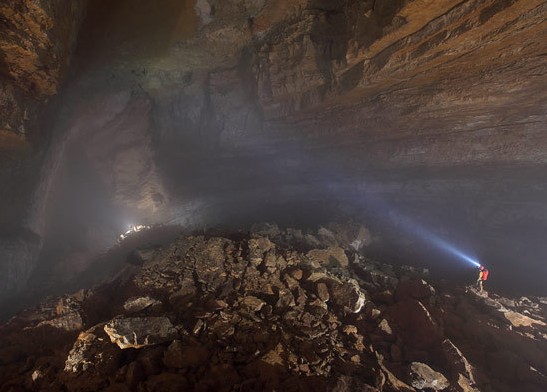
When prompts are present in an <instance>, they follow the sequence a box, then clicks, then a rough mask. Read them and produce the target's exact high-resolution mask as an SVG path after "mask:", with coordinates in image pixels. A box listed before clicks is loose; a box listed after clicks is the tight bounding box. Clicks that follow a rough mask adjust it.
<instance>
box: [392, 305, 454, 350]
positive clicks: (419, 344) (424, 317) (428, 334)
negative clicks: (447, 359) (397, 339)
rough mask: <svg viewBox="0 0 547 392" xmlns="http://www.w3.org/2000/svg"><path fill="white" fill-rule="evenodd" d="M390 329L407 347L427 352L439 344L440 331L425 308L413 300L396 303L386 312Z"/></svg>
mask: <svg viewBox="0 0 547 392" xmlns="http://www.w3.org/2000/svg"><path fill="white" fill-rule="evenodd" d="M386 318H387V319H388V320H389V321H390V324H391V327H392V328H393V329H394V331H395V332H397V333H399V334H400V335H401V336H402V337H403V339H405V341H406V342H407V343H408V345H409V347H412V348H416V349H420V350H429V349H430V348H431V347H432V346H433V345H434V344H435V343H440V340H441V338H442V336H443V334H442V329H441V328H440V326H439V325H438V324H437V322H436V321H435V320H434V319H433V317H432V316H431V314H430V312H429V311H428V310H427V308H426V307H425V306H424V305H423V304H422V303H421V302H420V301H417V300H414V299H409V300H405V301H400V302H397V303H396V304H394V305H392V306H390V307H389V308H388V309H387V310H386Z"/></svg>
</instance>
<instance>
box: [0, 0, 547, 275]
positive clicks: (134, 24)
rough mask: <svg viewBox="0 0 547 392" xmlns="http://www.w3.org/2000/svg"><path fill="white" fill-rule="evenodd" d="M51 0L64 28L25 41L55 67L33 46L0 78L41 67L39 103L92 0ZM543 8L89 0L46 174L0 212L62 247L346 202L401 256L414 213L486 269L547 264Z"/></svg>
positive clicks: (479, 1) (325, 214) (536, 0)
mask: <svg viewBox="0 0 547 392" xmlns="http://www.w3.org/2000/svg"><path fill="white" fill-rule="evenodd" d="M65 3H66V4H65ZM25 4H26V3H25ZM33 4H34V3H33ZM38 4H41V3H38ZM48 4H51V6H49V5H48V7H53V8H51V9H55V7H58V8H59V7H60V8H59V10H58V12H56V13H55V14H54V16H55V17H54V18H53V17H52V18H50V19H48V20H49V22H47V23H46V22H43V23H44V26H52V27H51V31H52V32H55V33H54V34H53V33H51V34H50V35H48V39H49V41H47V42H46V43H43V44H40V45H42V46H40V45H39V44H37V43H36V44H35V43H33V45H34V46H28V45H26V47H31V48H32V47H44V48H46V49H44V50H42V49H40V50H41V51H40V50H38V49H36V50H35V52H36V53H38V54H40V55H41V56H45V55H50V56H51V58H52V59H56V60H55V61H56V62H55V61H53V60H51V59H49V57H47V56H46V59H45V60H41V62H39V63H40V64H44V63H48V61H49V63H52V64H53V65H54V66H53V65H52V66H51V67H49V68H51V69H52V70H54V72H53V71H52V72H49V73H46V74H45V75H43V74H42V73H40V72H33V70H34V69H35V68H36V67H37V66H36V65H33V64H35V63H36V61H35V62H34V63H33V62H32V61H31V60H32V59H34V58H35V56H34V55H33V54H32V53H30V54H28V53H27V54H25V55H24V56H20V57H14V56H11V57H10V56H8V57H6V58H7V59H8V60H9V59H12V60H9V61H11V63H9V64H8V63H7V62H6V63H5V64H6V65H5V66H4V64H3V63H2V66H3V68H5V69H8V68H9V69H10V70H15V71H13V72H15V73H13V72H12V71H10V72H12V73H10V74H9V75H11V76H9V78H6V79H2V80H6V81H7V82H6V83H9V84H10V86H11V85H13V86H16V87H17V89H20V90H21V91H29V90H28V89H29V87H28V86H29V85H28V83H30V82H32V81H34V80H35V79H36V81H35V84H36V85H37V86H38V87H37V88H38V93H37V96H38V97H39V99H41V100H45V97H49V96H51V95H52V94H54V93H55V92H56V91H57V90H58V86H59V83H60V82H59V81H60V80H61V76H62V74H63V70H64V69H65V66H63V65H62V64H66V63H67V59H69V53H70V50H69V48H70V44H69V43H70V42H73V41H74V40H75V39H76V33H75V32H76V29H75V26H77V24H78V23H77V22H78V21H79V18H80V16H79V15H81V13H82V10H83V8H84V5H83V2H81V3H79V4H82V5H81V8H70V7H76V6H73V5H70V6H68V5H67V4H68V3H67V2H62V1H57V2H48ZM64 6H66V7H68V8H63V7H64ZM44 7H45V6H44ZM10 9H15V8H13V7H12V8H9V6H8V8H2V12H4V13H5V12H7V11H6V10H8V11H9V10H10ZM49 9H50V8H47V7H45V8H44V10H45V11H40V10H39V9H36V10H35V11H36V12H37V15H42V14H43V13H47V12H46V11H47V10H49ZM33 10H34V8H33ZM38 11H39V12H38ZM61 11H62V12H61ZM27 14H28V12H27V13H25V14H24V15H27ZM545 14H546V5H545V3H544V2H543V1H540V0H515V1H494V0H467V1H462V0H443V1H431V0H413V1H390V2H383V1H373V0H368V1H357V0H349V1H319V0H313V1H304V0H297V1H295V0H291V1H289V0H270V1H263V0H255V1H250V0H249V1H239V0H237V1H236V0H230V1H214V0H197V1H190V0H188V1H178V0H176V1H175V0H168V1H163V2H161V5H160V4H155V3H152V2H146V1H133V0H120V1H116V2H115V4H113V3H112V2H110V1H106V0H93V1H91V2H90V3H89V6H88V7H87V18H86V20H85V22H84V23H83V25H82V28H81V32H80V34H79V36H78V50H77V53H76V55H75V57H74V66H73V72H72V75H73V77H72V78H71V79H70V81H69V82H68V83H67V84H66V88H65V90H64V91H63V93H62V94H60V95H59V96H58V107H57V108H56V109H55V110H53V109H52V110H51V113H50V115H49V117H48V119H49V120H51V121H49V122H48V126H49V127H48V128H51V135H52V136H51V146H50V148H48V149H47V150H46V149H45V144H39V145H38V146H42V147H44V150H46V151H45V153H44V156H41V157H40V159H37V161H39V163H40V166H41V167H42V172H41V175H40V178H39V179H35V178H34V177H32V178H31V174H30V173H32V174H34V173H36V171H37V170H36V169H35V166H38V163H36V164H35V165H34V166H33V165H31V164H30V163H29V164H27V166H29V169H28V171H24V172H22V173H23V174H24V175H23V174H21V175H17V174H11V177H9V179H10V181H11V182H7V181H8V180H6V181H4V180H3V178H4V177H2V184H4V183H8V184H11V183H18V181H19V180H20V178H29V180H28V181H27V182H28V185H27V187H26V188H25V191H26V193H27V194H35V196H34V197H32V200H31V201H30V202H28V203H26V204H24V205H22V206H19V207H18V209H17V211H16V212H14V213H12V215H13V216H12V217H11V218H10V220H8V219H7V218H6V219H5V222H7V223H6V224H3V226H5V227H6V228H7V229H5V230H6V231H7V230H9V228H10V227H11V224H12V222H21V221H24V222H26V223H23V224H21V223H18V225H20V226H23V227H22V228H23V229H27V231H30V232H32V233H35V234H38V236H39V237H41V236H42V235H43V234H44V233H45V232H50V233H52V235H51V237H53V239H50V240H48V241H49V242H48V241H46V248H45V252H46V253H47V254H49V255H50V258H56V257H58V256H59V255H58V254H56V253H55V252H56V250H55V249H57V248H59V247H56V246H53V245H50V246H48V245H47V243H50V244H53V243H56V242H57V243H58V242H62V243H63V245H64V244H65V243H67V242H68V243H69V244H73V243H78V244H79V245H78V246H79V247H80V248H81V247H83V248H85V250H86V252H87V251H88V250H89V249H99V248H100V249H104V248H105V247H107V246H108V240H103V239H97V235H95V234H93V233H98V232H102V233H108V235H105V236H106V237H108V236H111V237H112V238H115V236H116V235H118V234H120V233H122V232H124V231H125V230H127V225H128V224H140V223H154V222H164V221H173V222H177V223H182V224H185V225H194V226H203V225H210V224H216V223H229V224H231V225H234V226H236V225H238V224H241V223H247V222H252V221H257V220H272V221H282V220H289V221H291V223H293V224H294V223H295V222H296V223H299V224H306V223H308V222H309V221H310V220H315V221H321V220H322V219H326V218H332V216H340V215H341V214H343V215H346V216H347V215H350V216H352V217H354V218H356V219H358V220H363V221H366V222H369V223H368V224H367V226H368V227H370V228H371V229H372V231H373V232H374V233H375V235H376V236H378V237H381V238H382V239H383V240H384V241H385V243H386V244H387V245H389V246H385V247H384V248H383V249H384V250H386V249H391V253H394V254H399V255H401V257H414V258H422V257H423V255H424V253H427V252H428V249H427V248H425V251H423V249H424V244H423V243H422V242H423V238H422V239H419V238H418V239H417V238H414V237H413V236H412V235H411V234H409V233H408V231H409V230H408V227H409V226H410V225H408V224H406V222H407V221H408V220H410V221H413V222H414V221H416V222H417V223H416V226H419V227H425V228H426V229H427V231H432V232H434V233H437V234H440V235H441V236H443V237H445V238H448V239H450V240H454V241H455V242H456V243H459V244H463V245H464V248H466V249H467V250H471V251H474V253H475V254H476V256H478V257H481V258H485V259H486V260H488V261H491V263H492V264H495V262H494V260H501V261H499V262H498V263H499V264H503V263H507V264H508V263H509V262H513V261H514V260H515V258H516V257H519V258H525V259H526V260H529V261H527V262H528V263H529V265H530V267H531V268H532V269H533V270H534V271H539V268H540V267H541V265H540V263H541V261H539V260H538V257H537V255H538V254H542V252H543V253H544V252H545V251H546V249H545V247H544V246H545V245H543V244H541V241H540V240H539V235H538V234H537V233H541V232H542V231H544V230H545V229H546V228H547V227H546V225H547V224H546V222H547V206H545V203H544V200H545V196H547V189H546V186H545V185H544V184H543V181H542V180H541V179H542V176H543V173H544V170H543V168H544V165H545V164H546V163H547V162H546V160H547V153H546V151H547V137H545V134H544V133H545V132H544V125H543V124H544V123H545V113H546V110H545V109H546V106H545V105H546V104H545V102H547V99H546V98H547V97H546V94H547V93H546V92H545V91H547V89H545V85H546V79H547V78H546V76H545V65H544V59H543V57H542V54H543V53H545V50H546V49H547V48H546V46H547V41H546V40H544V39H541V37H543V36H544V35H545V33H546V29H547V27H546V24H545V22H544V20H545ZM67 15H74V17H72V18H71V19H70V21H71V23H72V22H73V24H71V25H70V26H72V27H70V28H69V26H68V25H67V24H66V21H67V18H66V16H67ZM21 18H22V17H20V18H19V19H14V20H17V21H19V22H18V23H19V25H25V24H28V25H29V26H31V25H32V26H31V27H32V29H31V31H35V30H34V28H35V25H34V24H33V23H34V21H33V20H30V19H29V20H26V19H21ZM36 18H37V20H43V19H40V18H39V17H38V16H37V17H36ZM25 20H26V21H25ZM44 20H45V19H44ZM19 25H13V26H10V28H11V29H14V31H19ZM43 29H46V27H43V28H42V30H43ZM36 31H37V30H36ZM33 34H34V35H32V37H34V36H36V37H42V35H40V34H38V33H33ZM35 41H36V39H34V41H33V42H35ZM36 42H38V41H36ZM48 42H49V43H50V44H51V43H52V42H54V43H55V44H56V45H57V46H59V48H61V47H62V48H63V49H62V51H61V52H59V53H57V52H55V50H53V49H52V50H47V48H48V46H47V44H48ZM61 43H63V44H62V45H61ZM51 45H53V44H51ZM8 46H9V45H8ZM8 46H6V45H4V47H8ZM54 46H55V45H54ZM57 46H55V48H57ZM59 50H61V49H59ZM44 53H45V54H44ZM53 54H55V56H53ZM25 56H26V57H25ZM33 56H34V57H33ZM14 58H17V59H18V60H17V61H15V60H13V59H14ZM27 58H28V59H27ZM24 59H27V60H25V61H23V60H24ZM47 59H49V60H47ZM8 60H6V61H8ZM33 61H34V60H33ZM49 63H48V64H49ZM25 64H26V65H25ZM49 68H48V69H49ZM17 70H19V71H17ZM2 74H3V75H4V74H6V72H2ZM30 74H32V77H29V76H28V75H30ZM6 75H8V74H6ZM13 75H15V76H13ZM37 78H38V79H37ZM2 83H4V82H3V81H2ZM10 88H11V87H10ZM1 90H2V91H0V94H7V92H9V91H11V90H10V89H9V88H7V87H6V88H2V89H1ZM18 91H19V90H18ZM7 101H9V100H6V101H5V102H7ZM12 101H13V100H12ZM13 102H14V104H13V105H14V107H15V108H17V110H19V112H20V113H23V112H24V109H23V108H24V107H25V105H26V104H24V103H22V102H23V101H13ZM17 110H15V111H11V112H10V113H13V116H16V117H17V116H18V117H17V118H21V116H22V114H19V115H16V113H17ZM3 116H5V115H3ZM13 116H12V117H13ZM12 117H9V116H8V117H5V118H4V117H2V118H1V120H2V121H3V122H4V123H10V124H11V123H13V124H15V123H17V121H19V120H16V119H15V120H14V119H13V118H15V117H13V118H12ZM32 118H33V119H34V120H33V121H37V120H38V119H39V118H41V119H44V118H45V117H39V116H37V115H36V116H33V117H32ZM36 124H38V123H36ZM38 127H39V125H36V126H35V128H38ZM15 128H16V126H11V129H15ZM12 133H13V132H12ZM20 143H22V144H24V143H26V140H25V139H22V140H20ZM10 151H12V150H10ZM10 162H12V161H10ZM24 162H26V161H24ZM14 165H15V164H12V163H10V164H9V167H13V166H14ZM10 170H11V169H10ZM16 173H21V172H16ZM36 183H37V184H38V185H37V186H34V188H35V189H38V191H37V192H35V193H33V192H32V189H33V184H36ZM531 184H534V185H533V186H532V185H531ZM18 189H20V188H18ZM12 196H13V195H12ZM29 198H30V197H29ZM5 199H6V200H8V199H9V198H8V197H6V198H5ZM11 199H13V197H11ZM10 203H11V204H14V202H13V201H10V202H9V203H8V202H7V204H10ZM21 217H23V218H24V219H22V218H21ZM83 222H85V223H83ZM418 223H419V224H418ZM74 227H78V228H79V229H78V230H73V229H72V228H74ZM405 227H406V228H405ZM410 231H421V230H420V229H418V228H416V227H415V228H414V229H410ZM55 233H69V234H66V235H56V234H55ZM74 233H77V234H74ZM55 237H57V239H56V238H55ZM82 237H83V238H85V240H81V238H82ZM422 237H424V236H422ZM59 238H62V239H61V240H59ZM38 242H39V245H37V247H38V248H40V247H41V242H40V241H38ZM82 243H83V245H81V244H82ZM71 247H72V248H78V247H77V246H72V245H69V246H68V248H71ZM420 249H421V251H420ZM67 252H68V253H71V252H72V253H74V252H80V253H81V252H82V250H81V249H77V250H75V249H70V250H68V251H67ZM401 252H402V253H401ZM405 252H406V253H405ZM392 255H393V254H392ZM53 256H55V257H53ZM59 257H60V256H59ZM35 258H36V257H35V256H33V257H30V259H29V262H28V265H29V266H30V267H29V268H30V269H31V267H32V266H33V260H35ZM500 267H501V266H500ZM30 269H25V271H27V272H25V273H24V274H22V275H21V276H22V277H21V278H17V279H19V280H20V281H24V279H25V276H28V271H30ZM503 271H504V270H503V268H499V269H498V271H497V272H498V273H500V275H498V276H499V278H500V279H501V280H503V279H505V280H506V283H507V282H510V281H511V279H512V278H513V277H514V275H513V271H512V270H510V269H507V270H505V271H506V272H503ZM524 275H526V276H528V275H529V273H524V272H523V275H522V278H523V279H524ZM10 279H11V278H10ZM14 279H15V278H14Z"/></svg>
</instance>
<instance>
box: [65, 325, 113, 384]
mask: <svg viewBox="0 0 547 392" xmlns="http://www.w3.org/2000/svg"><path fill="white" fill-rule="evenodd" d="M120 357H121V352H120V350H119V349H118V348H117V347H116V346H115V345H113V344H112V343H110V342H109V341H108V337H107V336H106V334H105V332H104V329H103V325H101V324H99V325H96V326H94V327H93V328H90V329H89V330H87V331H85V332H81V333H80V335H79V336H78V338H77V339H76V342H75V343H74V346H73V347H72V349H71V350H70V352H69V353H68V357H67V359H66V361H65V372H67V373H72V374H79V373H84V372H94V373H97V374H111V373H114V372H115V371H116V370H117V368H118V365H119V361H120Z"/></svg>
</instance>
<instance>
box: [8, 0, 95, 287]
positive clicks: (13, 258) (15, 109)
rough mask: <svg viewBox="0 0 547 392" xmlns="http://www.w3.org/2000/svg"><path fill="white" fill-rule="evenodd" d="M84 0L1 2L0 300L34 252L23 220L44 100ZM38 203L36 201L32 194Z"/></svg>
mask: <svg viewBox="0 0 547 392" xmlns="http://www.w3.org/2000/svg"><path fill="white" fill-rule="evenodd" d="M86 7H87V0H82V1H69V0H51V1H49V0H43V1H42V0H37V1H35V0H21V1H20V0H6V1H2V4H0V184H1V186H0V204H1V205H2V208H1V209H0V236H1V239H0V298H3V297H4V296H5V295H6V294H7V293H15V292H19V291H20V290H21V289H22V288H24V286H25V284H26V282H27V280H28V278H29V276H30V274H31V273H32V271H33V269H34V267H35V264H36V260H37V258H38V255H39V252H40V249H41V245H42V243H41V239H40V236H42V235H43V232H36V231H34V230H33V229H34V228H33V227H31V226H30V225H29V224H28V222H27V219H28V217H29V216H30V215H31V211H30V209H31V207H30V205H31V203H32V200H33V199H35V197H36V194H35V184H36V179H37V178H38V177H39V176H38V175H37V173H38V172H40V170H41V169H40V167H41V166H40V163H41V162H40V156H37V154H36V151H43V150H44V149H45V148H46V147H47V145H48V144H47V142H46V141H47V140H48V139H49V138H50V135H48V133H49V132H50V131H51V127H50V125H49V124H46V123H45V122H44V119H45V118H46V117H47V116H46V115H47V113H48V110H49V111H52V110H50V109H51V108H50V107H48V102H49V101H50V100H51V98H52V97H54V96H55V95H56V94H57V93H58V92H59V91H60V88H61V85H62V82H63V80H64V79H65V77H66V74H67V71H68V66H69V63H70V60H71V57H72V53H73V51H74V47H75V43H76V37H77V33H78V30H79V27H80V24H81V22H82V20H83V18H84V15H85V10H86ZM38 197H41V196H39V195H38Z"/></svg>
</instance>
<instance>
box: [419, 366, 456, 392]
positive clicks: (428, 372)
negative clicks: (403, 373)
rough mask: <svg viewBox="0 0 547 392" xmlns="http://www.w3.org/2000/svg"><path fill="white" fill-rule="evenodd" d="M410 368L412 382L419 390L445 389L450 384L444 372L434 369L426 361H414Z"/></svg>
mask: <svg viewBox="0 0 547 392" xmlns="http://www.w3.org/2000/svg"><path fill="white" fill-rule="evenodd" d="M409 370H410V384H411V385H412V386H413V387H414V388H416V389H418V390H423V389H425V390H429V389H432V390H434V391H443V390H445V389H446V388H448V386H449V385H450V383H449V382H448V380H447V379H446V377H445V376H444V375H443V374H442V373H439V372H436V371H434V370H433V369H431V368H430V367H429V366H428V365H426V364H425V363H420V362H412V363H411V364H410V368H409Z"/></svg>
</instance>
